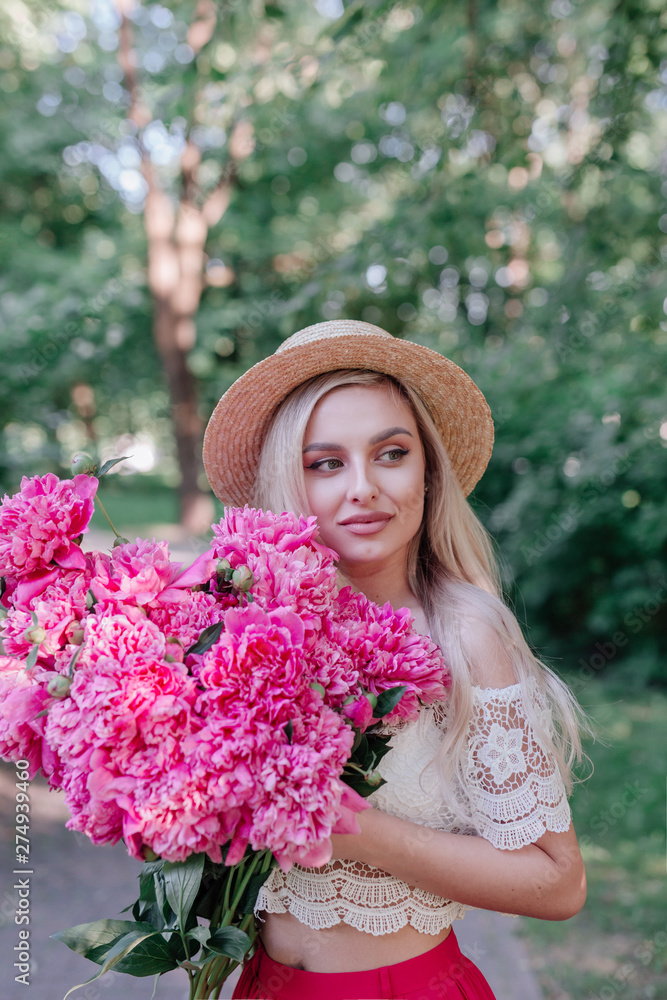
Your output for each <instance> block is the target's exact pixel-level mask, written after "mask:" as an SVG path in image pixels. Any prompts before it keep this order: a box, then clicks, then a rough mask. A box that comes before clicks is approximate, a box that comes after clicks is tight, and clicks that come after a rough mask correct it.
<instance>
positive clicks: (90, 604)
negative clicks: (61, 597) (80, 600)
mask: <svg viewBox="0 0 667 1000" xmlns="http://www.w3.org/2000/svg"><path fill="white" fill-rule="evenodd" d="M96 604H97V599H96V597H95V595H94V593H93V592H92V590H89V591H88V593H87V594H86V607H87V608H88V610H89V611H92V610H93V608H94V607H95V605H96Z"/></svg>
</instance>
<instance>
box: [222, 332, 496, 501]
mask: <svg viewBox="0 0 667 1000" xmlns="http://www.w3.org/2000/svg"><path fill="white" fill-rule="evenodd" d="M344 368H364V369H369V370H371V371H375V372H382V373H383V374H385V375H392V376H393V377H394V378H396V379H398V380H404V381H405V382H406V383H407V384H409V385H411V386H412V387H413V388H414V389H416V390H417V392H418V393H419V395H420V396H421V398H422V399H423V401H424V402H425V403H426V405H427V406H428V408H429V410H430V412H431V416H432V417H433V420H434V422H435V425H436V427H437V429H438V431H439V432H440V434H441V436H442V440H443V442H444V444H445V447H446V449H447V453H448V455H449V458H450V460H451V463H452V467H453V469H454V472H455V474H456V476H457V478H458V480H459V483H460V484H461V489H462V490H463V493H464V494H465V495H466V496H467V494H468V493H470V491H471V490H472V488H473V486H474V485H475V483H476V482H477V481H478V480H479V479H480V477H481V475H482V473H483V472H484V469H485V468H486V466H487V463H488V461H489V457H490V455H491V448H492V446H493V421H492V419H491V411H490V410H489V407H488V404H487V402H486V400H485V399H484V396H483V395H482V393H481V392H480V390H479V389H478V388H477V386H476V385H475V383H474V382H473V381H472V379H471V378H470V377H469V376H468V375H466V373H465V372H464V371H462V370H461V369H460V368H459V367H458V365H455V364H454V362H453V361H450V360H449V359H448V358H444V357H443V356H442V355H441V354H437V353H436V352H435V351H432V350H430V349H429V348H428V347H422V346H421V345H420V344H413V343H412V342H411V341H409V340H399V339H398V338H397V337H392V335H391V334H390V333H387V331H386V330H382V329H380V327H379V326H373V325H372V324H371V323H362V322H360V321H358V320H331V321H330V322H328V323H316V324H315V325H314V326H307V327H306V328H305V329H304V330H299V332H298V333H295V334H293V335H292V336H291V337H288V338H287V340H286V341H285V342H284V343H283V344H281V346H280V347H279V348H278V350H277V351H276V353H275V354H272V355H271V356H270V357H268V358H265V359H264V360H263V361H260V362H259V363H258V364H256V365H254V366H253V367H252V368H250V369H249V370H248V371H247V372H246V373H245V374H244V375H241V377H240V378H239V379H237V380H236V382H234V384H233V385H232V386H231V388H229V389H228V390H227V392H226V393H225V394H224V396H223V397H222V399H221V400H220V402H219V403H218V405H217V406H216V408H215V410H214V411H213V414H212V416H211V419H210V420H209V422H208V427H207V428H206V434H205V437H204V466H205V468H206V474H207V476H208V479H209V482H210V484H211V486H212V488H213V492H214V493H215V494H216V496H218V497H219V498H220V499H221V500H222V501H223V502H224V503H227V504H231V505H233V506H243V505H244V504H246V503H250V502H251V500H252V492H253V486H254V481H255V473H256V469H257V463H258V461H259V456H260V452H261V449H262V443H263V441H264V436H265V434H266V432H267V429H268V427H269V424H270V422H271V418H272V416H273V413H274V411H275V409H276V407H277V406H278V404H279V403H281V402H282V401H283V399H285V397H286V396H287V395H289V393H290V392H291V391H292V390H293V389H296V387H297V386H299V385H301V383H302V382H306V381H307V380H308V379H310V378H313V377H314V376H315V375H322V374H323V373H324V372H329V371H337V370H338V369H344Z"/></svg>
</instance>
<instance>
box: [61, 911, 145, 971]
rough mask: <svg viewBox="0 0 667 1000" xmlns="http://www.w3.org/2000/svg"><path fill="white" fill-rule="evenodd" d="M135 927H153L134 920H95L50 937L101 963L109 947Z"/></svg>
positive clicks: (92, 960) (143, 928)
mask: <svg viewBox="0 0 667 1000" xmlns="http://www.w3.org/2000/svg"><path fill="white" fill-rule="evenodd" d="M137 927H139V928H142V930H144V931H145V932H148V931H153V930H154V929H155V928H154V927H152V926H151V925H150V924H144V923H139V924H138V923H135V921H134V920H95V921H93V923H91V924H77V925H76V926H75V927H68V928H67V929H66V930H64V931H58V932H57V933H56V934H52V935H51V937H52V938H54V939H55V940H56V941H62V943H63V944H66V945H67V947H68V948H71V950H72V951H75V952H77V954H79V955H83V957H84V958H88V959H90V961H91V962H97V964H98V965H101V964H102V963H103V962H104V960H105V957H106V955H107V953H108V952H109V950H110V948H112V947H113V945H114V944H115V943H116V942H117V941H120V939H121V938H122V937H124V936H125V935H126V934H128V933H129V932H130V931H132V930H135V929H136V928H137Z"/></svg>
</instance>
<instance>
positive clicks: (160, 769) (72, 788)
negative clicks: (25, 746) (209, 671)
mask: <svg viewBox="0 0 667 1000" xmlns="http://www.w3.org/2000/svg"><path fill="white" fill-rule="evenodd" d="M165 649H166V644H165V639H164V636H163V635H162V634H161V633H160V632H159V630H158V628H157V627H156V626H155V625H154V624H153V623H152V622H150V621H149V620H148V619H147V618H143V619H142V620H140V621H132V620H131V619H130V618H128V617H127V616H125V615H121V614H101V615H100V616H92V615H91V616H90V618H89V619H88V621H87V623H86V639H85V645H84V649H83V651H82V653H81V656H80V659H79V660H78V662H77V665H76V670H75V671H74V679H73V682H72V686H71V689H70V696H69V697H68V698H66V699H65V700H63V701H60V702H57V703H55V704H53V705H52V707H51V708H50V711H49V714H48V717H47V723H46V730H45V735H46V739H47V740H48V742H49V744H50V745H51V746H52V747H53V748H54V749H57V751H58V754H59V757H60V759H61V761H62V762H63V764H64V766H65V768H66V776H65V780H64V781H63V787H64V789H65V792H66V800H67V804H68V807H69V809H70V812H71V813H72V819H71V820H70V821H69V823H68V826H69V827H70V829H77V830H81V831H82V832H84V833H86V834H87V835H88V836H89V837H90V838H91V839H92V840H93V841H94V842H95V843H100V842H104V841H107V840H109V841H111V842H115V841H116V840H118V838H119V837H120V836H121V833H122V830H123V823H124V812H127V811H128V810H129V809H130V810H131V809H132V808H133V798H132V797H133V794H134V793H135V791H136V789H137V788H140V787H141V786H142V785H144V784H146V783H148V784H149V785H150V784H152V783H153V782H154V781H155V780H156V779H158V778H160V777H162V776H163V774H164V773H165V772H168V771H169V770H170V769H171V768H172V766H173V765H174V764H179V763H180V762H181V761H182V753H181V742H182V739H183V737H184V736H187V735H188V733H190V732H191V731H192V729H193V723H194V724H195V725H196V720H195V719H194V717H193V713H192V707H193V705H194V702H195V699H196V696H197V690H196V681H195V680H194V678H193V677H191V676H189V675H188V672H187V668H186V667H185V666H184V665H183V664H182V663H178V662H174V663H169V662H167V661H166V660H165V659H164V656H165ZM80 774H84V775H85V776H86V779H85V782H83V783H82V782H81V781H80V780H79V777H78V775H80Z"/></svg>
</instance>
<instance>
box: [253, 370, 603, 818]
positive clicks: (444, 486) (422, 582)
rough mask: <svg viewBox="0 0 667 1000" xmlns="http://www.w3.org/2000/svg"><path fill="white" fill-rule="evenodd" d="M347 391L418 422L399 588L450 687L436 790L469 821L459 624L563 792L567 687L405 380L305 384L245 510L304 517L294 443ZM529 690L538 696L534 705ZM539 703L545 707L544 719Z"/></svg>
mask: <svg viewBox="0 0 667 1000" xmlns="http://www.w3.org/2000/svg"><path fill="white" fill-rule="evenodd" d="M347 385H362V386H370V387H377V386H390V387H392V388H393V390H394V391H395V392H397V393H398V394H399V395H400V396H401V397H402V399H403V400H404V401H405V402H406V403H407V404H408V406H409V407H410V409H411V411H412V413H413V414H414V417H415V419H416V421H417V426H418V428H419V433H420V436H421V440H422V445H423V447H424V453H425V458H426V484H427V485H428V487H429V491H428V499H427V501H426V505H425V512H424V518H423V521H422V525H421V528H420V530H419V532H418V533H417V534H416V535H415V537H414V538H413V540H412V542H411V544H410V547H409V551H408V582H409V584H410V588H411V590H412V592H413V593H414V594H415V596H416V597H417V598H418V600H419V602H420V604H421V606H422V607H423V609H424V613H425V615H426V618H427V621H428V623H429V629H430V634H431V637H432V638H433V640H434V642H436V643H437V644H438V645H439V646H440V648H441V649H442V650H443V652H444V654H445V657H446V660H447V663H448V666H449V669H450V673H451V676H452V688H451V692H450V697H449V701H448V706H447V718H448V725H447V727H446V732H445V736H444V740H443V744H442V748H441V751H440V754H439V760H438V763H439V771H440V777H441V780H442V783H443V786H444V788H443V791H444V792H445V794H446V795H447V800H448V802H451V803H452V807H453V809H454V811H455V812H457V813H458V814H459V817H460V818H461V819H464V820H468V819H469V816H468V815H467V813H466V808H465V806H464V805H463V804H462V801H461V798H460V796H459V795H458V794H457V790H458V789H459V788H460V781H461V778H462V776H463V768H464V762H465V759H466V751H467V734H468V728H469V723H470V719H471V715H472V710H473V683H474V678H473V676H472V674H471V666H470V664H471V661H472V657H471V655H470V651H469V649H468V648H467V642H466V636H468V635H470V630H469V629H463V628H462V627H461V625H462V622H464V621H468V622H470V621H473V622H482V623H484V624H485V625H486V626H488V627H489V628H490V629H491V630H492V631H493V633H494V634H495V635H496V636H497V638H498V640H499V641H500V642H501V643H502V646H503V648H504V649H505V651H506V652H507V655H508V658H509V660H510V662H511V664H512V667H513V670H514V676H515V679H516V683H518V684H520V685H521V689H522V695H523V698H522V700H523V704H524V707H525V711H526V715H527V718H528V722H529V723H530V725H531V727H532V728H533V731H534V732H535V734H536V736H537V737H538V738H539V739H540V740H541V742H542V744H543V745H544V746H545V748H546V749H547V750H548V751H551V753H552V754H553V756H554V758H555V761H556V763H557V765H558V767H559V770H560V772H561V774H562V776H563V780H564V782H565V786H566V788H567V790H568V791H570V790H571V787H572V780H573V774H574V767H575V765H576V764H578V763H579V761H580V759H581V756H582V749H581V732H582V730H587V728H588V727H587V724H586V720H585V717H584V715H583V713H582V711H581V709H580V708H579V705H578V704H577V702H576V699H575V698H574V697H573V695H572V694H571V692H570V691H569V689H568V688H567V686H566V684H564V683H563V681H562V680H561V679H560V678H559V677H558V676H557V675H556V674H555V673H554V672H553V671H552V670H551V669H550V668H549V667H548V666H547V665H546V664H544V663H542V661H541V660H539V659H537V657H536V656H535V655H534V654H533V653H532V651H531V650H530V648H529V646H528V644H527V642H526V640H525V638H524V636H523V634H522V632H521V629H520V627H519V624H518V622H517V620H516V618H515V616H514V615H513V614H512V611H511V610H510V608H509V607H508V606H507V604H506V603H505V601H504V599H503V596H502V587H501V582H500V574H499V572H498V567H497V564H496V559H495V555H494V551H493V544H492V541H491V538H490V536H489V534H488V533H487V531H486V529H485V528H484V527H483V525H482V524H481V523H480V521H479V520H478V518H477V516H476V514H475V512H474V511H473V509H472V507H471V506H470V504H469V503H468V501H467V500H466V498H465V496H464V495H463V492H462V490H461V487H460V486H459V483H458V480H457V478H456V476H455V475H454V473H453V471H452V467H451V464H450V461H449V457H448V455H447V452H446V450H445V447H444V444H443V443H442V440H441V438H440V436H439V434H438V432H437V430H436V428H435V425H434V423H433V419H432V417H431V415H430V413H429V411H428V408H427V407H426V405H425V403H424V402H423V400H422V399H421V397H420V395H419V393H418V391H417V389H416V388H415V387H414V386H411V385H410V384H409V383H408V382H407V381H405V380H402V381H398V380H396V379H394V378H392V377H390V376H388V375H383V374H380V373H377V372H370V371H364V370H356V369H355V370H339V371H334V372H327V373H325V374H323V375H318V376H316V377H315V378H312V379H310V380H309V381H307V382H304V383H303V384H302V385H300V386H299V387H298V388H297V389H295V390H294V391H293V392H292V393H290V395H289V396H287V398H286V399H285V400H284V401H283V402H282V404H281V405H280V407H279V408H278V409H277V410H276V413H275V415H274V418H273V421H272V424H271V426H270V429H269V431H268V433H267V436H266V439H265V441H264V445H263V448H262V453H261V456H260V460H259V466H258V471H257V476H256V480H255V493H254V497H253V502H254V503H255V504H256V505H257V506H258V507H263V508H265V509H267V508H268V509H270V510H273V511H282V510H291V511H293V512H295V513H299V514H309V513H310V510H309V507H308V500H307V496H306V488H305V477H304V473H303V460H302V455H301V444H302V442H303V439H304V436H305V432H306V427H307V424H308V420H309V419H310V415H311V413H312V411H313V408H314V406H315V404H316V403H317V402H318V400H320V399H321V398H322V397H323V396H325V395H326V394H327V393H328V392H330V391H331V390H332V389H336V388H341V387H343V386H347ZM533 685H537V688H538V692H539V697H538V699H536V698H535V692H534V690H530V688H532V687H533ZM539 702H542V704H543V705H546V706H547V708H548V710H549V711H548V720H549V721H547V720H546V719H545V714H544V713H543V712H542V711H541V710H540V707H539Z"/></svg>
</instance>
